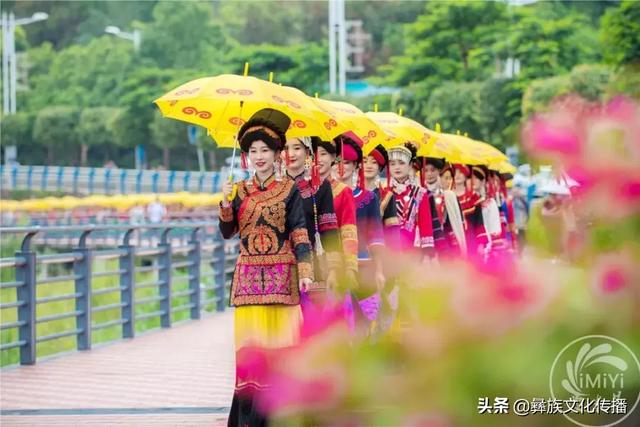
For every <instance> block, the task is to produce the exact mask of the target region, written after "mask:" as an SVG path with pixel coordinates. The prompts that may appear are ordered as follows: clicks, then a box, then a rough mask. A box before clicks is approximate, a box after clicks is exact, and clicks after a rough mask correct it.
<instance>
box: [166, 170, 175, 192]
mask: <svg viewBox="0 0 640 427" xmlns="http://www.w3.org/2000/svg"><path fill="white" fill-rule="evenodd" d="M175 180H176V171H171V172H169V184H168V188H167V193H173V182H174V181H175Z"/></svg>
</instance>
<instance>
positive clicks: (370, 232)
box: [365, 193, 384, 248]
mask: <svg viewBox="0 0 640 427" xmlns="http://www.w3.org/2000/svg"><path fill="white" fill-rule="evenodd" d="M371 194H372V195H373V199H372V200H371V204H370V205H369V208H368V209H367V222H366V224H365V225H366V227H367V246H368V247H369V248H370V247H372V246H379V245H384V229H383V227H382V218H380V200H379V199H378V196H377V195H376V194H375V193H371Z"/></svg>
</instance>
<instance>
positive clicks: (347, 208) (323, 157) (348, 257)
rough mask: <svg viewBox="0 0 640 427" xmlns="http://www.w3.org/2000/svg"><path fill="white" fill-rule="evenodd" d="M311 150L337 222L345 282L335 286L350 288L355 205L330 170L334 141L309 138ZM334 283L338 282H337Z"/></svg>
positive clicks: (353, 270)
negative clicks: (327, 185) (331, 200)
mask: <svg viewBox="0 0 640 427" xmlns="http://www.w3.org/2000/svg"><path fill="white" fill-rule="evenodd" d="M312 144H313V151H314V153H315V156H316V158H317V163H318V173H319V175H320V179H323V180H327V181H328V182H329V184H330V185H331V192H332V194H333V208H334V210H335V212H336V218H337V221H338V236H339V238H340V246H341V249H342V250H341V255H342V262H341V265H340V267H341V273H344V281H343V282H345V283H338V285H339V286H344V285H346V287H347V288H348V287H353V286H355V285H356V283H357V273H358V229H357V228H356V205H355V201H354V199H353V192H352V191H351V188H349V187H348V186H346V185H345V184H343V183H342V182H340V181H339V180H337V179H336V178H335V177H334V176H333V167H334V166H337V165H338V164H341V162H339V160H340V159H338V149H337V144H336V142H335V141H323V140H321V139H320V138H317V137H314V138H312ZM338 282H341V281H340V280H339V281H338Z"/></svg>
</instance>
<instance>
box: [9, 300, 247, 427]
mask: <svg viewBox="0 0 640 427" xmlns="http://www.w3.org/2000/svg"><path fill="white" fill-rule="evenodd" d="M234 373H235V368H234V353H233V312H232V311H230V310H229V311H226V312H225V313H223V314H215V315H212V316H210V317H206V318H205V319H203V320H199V321H193V322H188V323H184V324H182V325H178V326H174V327H173V328H171V329H168V330H159V331H154V332H151V333H149V334H147V335H143V336H139V337H137V338H135V339H133V340H127V341H122V342H118V343H115V344H111V345H106V346H103V347H100V348H96V349H93V350H90V351H86V352H78V353H73V354H71V355H66V356H61V357H58V358H55V359H51V360H47V361H40V362H38V363H37V364H36V365H33V366H21V367H17V368H9V369H5V370H3V371H1V372H0V381H1V384H0V392H1V398H0V402H1V403H0V407H1V408H2V415H1V416H0V424H1V425H2V426H3V427H5V426H7V427H8V426H98V425H99V426H147V425H153V426H222V425H226V418H227V413H228V411H229V406H230V404H231V397H232V393H233V381H234Z"/></svg>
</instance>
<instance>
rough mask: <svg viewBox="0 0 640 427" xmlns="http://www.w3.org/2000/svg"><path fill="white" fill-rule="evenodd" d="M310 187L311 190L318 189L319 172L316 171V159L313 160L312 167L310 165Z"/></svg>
mask: <svg viewBox="0 0 640 427" xmlns="http://www.w3.org/2000/svg"><path fill="white" fill-rule="evenodd" d="M311 186H312V187H313V188H318V187H320V172H319V171H318V158H317V157H315V158H314V159H313V165H311Z"/></svg>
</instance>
